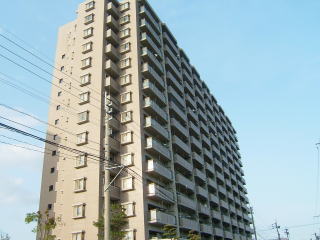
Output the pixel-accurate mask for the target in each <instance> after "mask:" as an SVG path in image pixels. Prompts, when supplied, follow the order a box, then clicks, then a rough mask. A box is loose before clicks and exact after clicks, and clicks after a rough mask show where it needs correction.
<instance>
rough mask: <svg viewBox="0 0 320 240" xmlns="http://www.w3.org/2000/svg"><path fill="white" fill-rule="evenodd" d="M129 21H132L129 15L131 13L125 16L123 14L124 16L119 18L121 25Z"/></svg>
mask: <svg viewBox="0 0 320 240" xmlns="http://www.w3.org/2000/svg"><path fill="white" fill-rule="evenodd" d="M128 22H130V15H129V14H128V15H125V16H123V17H121V18H120V19H119V23H120V25H123V24H126V23H128Z"/></svg>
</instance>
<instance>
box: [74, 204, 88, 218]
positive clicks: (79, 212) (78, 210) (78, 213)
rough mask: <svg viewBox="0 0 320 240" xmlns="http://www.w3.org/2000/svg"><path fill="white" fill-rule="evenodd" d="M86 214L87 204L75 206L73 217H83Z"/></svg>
mask: <svg viewBox="0 0 320 240" xmlns="http://www.w3.org/2000/svg"><path fill="white" fill-rule="evenodd" d="M84 216H85V204H79V205H75V206H73V218H83V217H84Z"/></svg>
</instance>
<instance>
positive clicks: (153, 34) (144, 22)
mask: <svg viewBox="0 0 320 240" xmlns="http://www.w3.org/2000/svg"><path fill="white" fill-rule="evenodd" d="M140 27H141V29H142V30H145V31H147V32H148V33H149V34H150V36H151V37H152V38H153V40H154V41H155V43H156V44H157V45H158V47H161V40H160V37H159V34H158V33H156V31H155V30H154V28H153V27H152V26H151V25H150V23H149V22H148V21H147V20H146V19H145V18H143V19H141V25H140Z"/></svg>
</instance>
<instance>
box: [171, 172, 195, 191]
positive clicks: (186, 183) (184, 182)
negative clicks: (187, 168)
mask: <svg viewBox="0 0 320 240" xmlns="http://www.w3.org/2000/svg"><path fill="white" fill-rule="evenodd" d="M176 183H177V184H179V185H181V186H183V187H185V188H187V189H190V190H192V191H194V188H195V183H194V182H192V180H190V179H188V178H186V177H185V176H183V175H181V174H179V173H177V174H176Z"/></svg>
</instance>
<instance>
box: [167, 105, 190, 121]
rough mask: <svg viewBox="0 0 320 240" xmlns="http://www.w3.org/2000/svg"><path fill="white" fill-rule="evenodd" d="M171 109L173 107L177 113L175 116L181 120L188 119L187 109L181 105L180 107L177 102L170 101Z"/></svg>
mask: <svg viewBox="0 0 320 240" xmlns="http://www.w3.org/2000/svg"><path fill="white" fill-rule="evenodd" d="M169 106H170V109H172V110H173V111H174V113H175V116H176V117H177V118H179V119H180V120H181V121H183V122H186V121H187V115H186V114H185V110H183V109H181V107H178V106H177V104H176V103H175V102H173V101H170V102H169Z"/></svg>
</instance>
